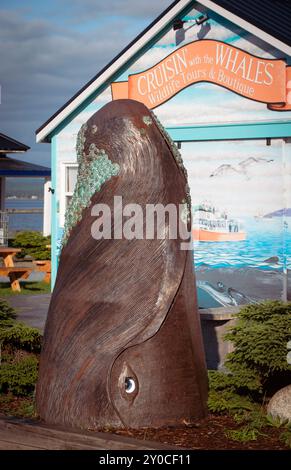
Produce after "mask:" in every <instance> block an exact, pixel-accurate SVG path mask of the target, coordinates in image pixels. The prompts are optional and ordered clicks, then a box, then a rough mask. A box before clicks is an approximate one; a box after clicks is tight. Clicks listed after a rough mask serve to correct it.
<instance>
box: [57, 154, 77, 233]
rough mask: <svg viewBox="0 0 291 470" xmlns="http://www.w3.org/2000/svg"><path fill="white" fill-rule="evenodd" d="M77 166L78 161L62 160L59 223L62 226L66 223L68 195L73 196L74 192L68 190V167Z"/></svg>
mask: <svg viewBox="0 0 291 470" xmlns="http://www.w3.org/2000/svg"><path fill="white" fill-rule="evenodd" d="M67 167H75V168H78V163H77V162H76V161H74V162H62V163H61V165H60V170H61V171H60V199H59V203H60V212H59V225H60V227H61V228H63V227H64V225H65V212H66V196H72V195H73V193H72V192H68V191H66V168H67Z"/></svg>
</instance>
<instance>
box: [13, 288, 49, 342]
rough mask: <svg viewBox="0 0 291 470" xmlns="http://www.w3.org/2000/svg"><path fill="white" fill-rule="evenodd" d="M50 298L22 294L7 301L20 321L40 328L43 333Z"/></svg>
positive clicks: (44, 295) (41, 295) (40, 295)
mask: <svg viewBox="0 0 291 470" xmlns="http://www.w3.org/2000/svg"><path fill="white" fill-rule="evenodd" d="M50 298H51V294H36V295H21V294H20V295H13V296H11V297H7V301H8V303H9V304H10V305H11V307H13V308H15V310H16V312H17V319H18V320H19V321H21V322H23V323H25V324H26V325H29V326H33V327H34V328H38V329H39V330H40V331H41V332H42V333H43V330H44V325H45V321H46V317H47V312H48V308H49V303H50Z"/></svg>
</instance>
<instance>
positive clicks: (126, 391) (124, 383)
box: [118, 363, 139, 403]
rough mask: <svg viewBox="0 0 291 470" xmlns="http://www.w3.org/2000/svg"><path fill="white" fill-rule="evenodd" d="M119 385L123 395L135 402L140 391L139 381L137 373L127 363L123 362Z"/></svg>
mask: <svg viewBox="0 0 291 470" xmlns="http://www.w3.org/2000/svg"><path fill="white" fill-rule="evenodd" d="M118 386H119V390H120V393H121V395H122V397H123V398H125V399H126V400H128V401H130V402H132V403H133V401H134V399H135V397H136V396H137V394H138V391H139V383H138V380H137V376H136V374H135V373H134V371H133V370H132V368H131V367H130V365H128V364H126V363H124V364H123V367H122V371H121V374H120V376H119V380H118Z"/></svg>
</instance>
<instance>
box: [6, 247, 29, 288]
mask: <svg viewBox="0 0 291 470" xmlns="http://www.w3.org/2000/svg"><path fill="white" fill-rule="evenodd" d="M20 252H21V248H11V247H0V257H1V258H3V263H4V266H1V267H0V275H1V276H7V277H9V279H10V285H11V289H12V290H13V291H17V292H20V291H21V288H20V284H19V280H20V279H27V278H28V276H29V275H30V273H31V271H32V269H31V268H26V267H16V266H15V264H14V259H13V257H14V256H15V255H16V254H17V253H20Z"/></svg>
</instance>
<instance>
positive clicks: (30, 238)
mask: <svg viewBox="0 0 291 470" xmlns="http://www.w3.org/2000/svg"><path fill="white" fill-rule="evenodd" d="M50 243H51V239H50V237H44V236H43V235H42V234H41V233H40V232H34V231H27V232H18V233H17V235H16V236H15V238H14V240H13V241H12V246H13V247H15V248H21V249H22V251H21V253H20V255H19V257H22V258H23V257H24V256H26V255H29V256H31V257H32V258H34V259H37V260H47V259H50V256H51V253H50V249H48V248H46V245H50Z"/></svg>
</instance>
